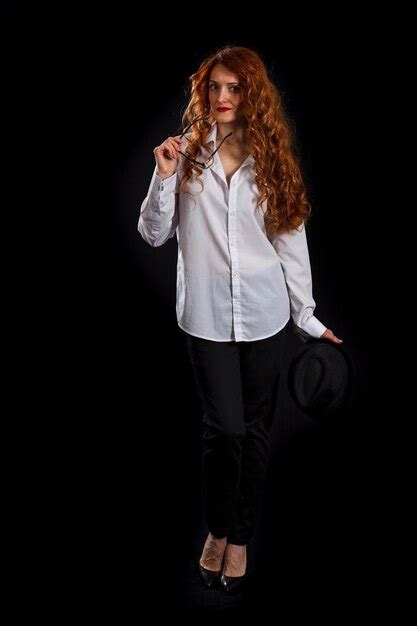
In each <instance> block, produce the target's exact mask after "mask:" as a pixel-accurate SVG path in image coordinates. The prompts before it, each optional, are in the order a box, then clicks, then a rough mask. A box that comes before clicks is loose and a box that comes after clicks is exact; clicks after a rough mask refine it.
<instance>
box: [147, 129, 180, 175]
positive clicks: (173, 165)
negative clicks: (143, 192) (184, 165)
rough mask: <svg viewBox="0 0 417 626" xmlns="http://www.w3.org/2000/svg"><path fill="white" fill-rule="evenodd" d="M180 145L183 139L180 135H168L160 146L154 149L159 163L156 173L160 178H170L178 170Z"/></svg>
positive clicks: (157, 163)
mask: <svg viewBox="0 0 417 626" xmlns="http://www.w3.org/2000/svg"><path fill="white" fill-rule="evenodd" d="M180 146H181V139H180V138H179V136H178V137H168V139H165V141H164V142H163V143H161V145H160V146H157V147H156V148H155V149H154V151H153V153H154V155H155V160H156V165H157V171H156V173H157V174H158V176H159V177H160V178H169V177H170V176H172V175H173V174H174V173H175V172H176V170H177V165H178V159H179V156H180V153H179V149H180Z"/></svg>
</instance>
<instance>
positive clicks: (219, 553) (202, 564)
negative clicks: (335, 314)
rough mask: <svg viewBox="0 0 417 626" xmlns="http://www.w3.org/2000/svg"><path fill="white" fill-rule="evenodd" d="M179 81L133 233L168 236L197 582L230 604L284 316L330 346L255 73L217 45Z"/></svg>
mask: <svg viewBox="0 0 417 626" xmlns="http://www.w3.org/2000/svg"><path fill="white" fill-rule="evenodd" d="M190 81H191V96H190V100H189V103H188V106H187V108H186V110H185V112H184V115H183V123H184V125H188V127H187V128H186V130H185V131H184V132H183V133H182V135H181V136H177V137H168V138H167V139H166V140H165V141H163V142H162V143H161V145H160V146H158V147H157V148H155V150H154V155H155V159H156V167H155V171H154V175H153V177H152V180H151V183H150V187H149V192H148V195H147V196H146V198H145V200H144V201H143V203H142V207H141V212H140V217H139V224H138V230H139V232H140V234H141V235H142V237H143V238H144V239H145V241H146V242H147V243H149V244H150V245H152V246H160V245H162V244H163V243H165V242H166V241H167V240H168V239H169V238H170V237H173V235H174V234H175V232H176V233H177V239H178V267H177V303H176V313H177V320H178V325H179V326H180V328H181V329H182V330H183V331H184V337H185V340H186V343H187V348H188V353H189V356H190V361H191V365H192V368H193V372H194V376H195V381H196V385H197V390H198V392H199V395H200V398H201V401H202V405H203V407H204V416H203V480H204V503H205V512H206V519H207V525H208V529H209V534H208V537H207V540H206V542H205V545H204V547H203V550H202V554H201V558H200V560H199V572H200V575H201V577H202V579H203V581H204V582H205V584H206V585H207V586H211V585H212V584H213V583H214V581H216V580H218V579H220V582H221V585H222V586H223V588H224V589H225V590H227V591H230V590H236V589H238V588H239V587H240V586H241V585H242V583H243V581H244V578H245V573H246V549H247V545H248V542H249V541H250V539H251V537H252V535H253V529H254V525H255V519H256V514H257V511H258V508H259V499H260V491H261V487H262V480H263V475H264V469H265V465H266V459H267V452H268V445H269V437H270V431H271V426H272V420H273V417H274V413H275V406H276V398H277V393H278V383H279V377H280V370H281V355H282V351H283V346H284V339H285V333H286V330H287V326H288V322H289V320H290V317H292V319H293V321H294V323H295V326H296V328H297V329H298V330H299V332H300V333H302V334H303V333H307V335H309V336H312V337H316V338H318V337H322V338H325V339H328V340H329V341H333V342H335V343H341V339H339V338H337V337H336V336H335V335H334V334H333V332H332V331H331V330H330V329H326V327H325V326H324V325H323V324H322V323H321V322H320V321H319V320H318V319H317V318H316V317H315V316H314V315H313V312H314V309H315V302H314V300H313V296H312V284H311V271H310V263H309V255H308V248H307V240H306V233H305V222H306V220H307V219H308V217H309V214H310V205H309V203H308V201H307V198H306V191H305V187H304V184H303V180H302V176H301V172H300V167H299V164H298V162H297V159H296V157H295V154H294V150H293V140H292V136H291V132H290V128H289V124H288V122H287V120H286V117H285V114H284V112H283V109H282V106H281V100H280V96H279V93H278V90H277V89H276V87H275V86H274V85H273V84H272V82H271V81H270V80H269V78H268V75H267V70H266V67H265V65H264V63H263V62H262V60H261V59H260V57H259V56H258V54H257V53H255V52H254V51H252V50H249V49H247V48H242V47H229V46H228V47H226V48H223V49H222V50H219V51H218V52H217V53H216V54H214V55H213V56H210V57H209V58H207V59H205V60H204V61H203V63H202V64H201V66H200V68H199V69H198V71H197V72H195V73H194V74H193V75H192V76H191V77H190Z"/></svg>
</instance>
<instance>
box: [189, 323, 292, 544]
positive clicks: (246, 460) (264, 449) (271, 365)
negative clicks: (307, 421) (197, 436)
mask: <svg viewBox="0 0 417 626" xmlns="http://www.w3.org/2000/svg"><path fill="white" fill-rule="evenodd" d="M287 329H288V324H287V325H286V326H285V327H284V328H283V329H282V330H280V331H279V332H278V333H276V334H275V335H273V336H272V337H267V338H266V339H259V340H256V341H226V342H219V341H211V340H208V339H202V338H200V337H194V336H193V335H190V334H189V333H186V332H185V331H183V332H184V334H185V338H186V343H187V349H188V354H189V356H190V360H191V365H192V369H193V372H194V377H195V381H196V384H197V390H198V394H199V397H200V399H201V401H202V405H203V409H204V413H203V423H202V426H203V431H202V432H203V493H204V507H205V514H206V520H207V525H208V528H209V530H210V531H211V533H212V534H213V535H214V536H215V537H219V538H220V537H226V536H227V538H228V542H229V543H233V544H237V545H246V544H247V543H248V542H249V540H250V539H251V537H252V535H253V531H254V527H255V522H256V518H257V512H258V509H259V504H260V500H261V490H262V485H263V477H264V471H265V466H266V460H267V456H268V450H269V441H270V433H271V427H272V423H273V419H274V415H275V411H276V401H277V395H278V387H279V380H280V373H281V364H282V354H283V348H284V342H285V336H286V333H287Z"/></svg>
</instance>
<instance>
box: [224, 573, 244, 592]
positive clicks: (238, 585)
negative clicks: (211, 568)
mask: <svg viewBox="0 0 417 626" xmlns="http://www.w3.org/2000/svg"><path fill="white" fill-rule="evenodd" d="M245 581H246V573H245V574H243V576H226V574H222V575H221V576H220V585H221V587H222V589H224V591H227V593H238V592H239V591H242V589H243V586H244V584H245Z"/></svg>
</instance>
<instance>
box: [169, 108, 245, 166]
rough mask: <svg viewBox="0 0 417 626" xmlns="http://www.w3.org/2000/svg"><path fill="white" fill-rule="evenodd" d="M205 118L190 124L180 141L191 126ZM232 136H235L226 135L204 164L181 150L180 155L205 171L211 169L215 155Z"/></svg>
mask: <svg viewBox="0 0 417 626" xmlns="http://www.w3.org/2000/svg"><path fill="white" fill-rule="evenodd" d="M201 119H203V118H200V117H199V118H197V119H196V120H194V122H191V124H189V125H188V126H187V128H186V129H185V130H183V131H182V133H181V135H180V139H182V138H183V137H184V135H185V133H186V132H187V131H188V130H189V129H190V128H191V126H193V125H194V124H195V123H196V122H198V121H200V120H201ZM230 135H233V133H232V132H231V133H229V134H228V135H226V136H225V137H223V139H222V140H221V142H220V143H219V145H218V147H217V148H216V149H215V151H214V152H213V153H212V154H211V155H210V156H209V158H208V159H206V160H205V161H204V162H203V163H202V162H201V161H197V160H196V159H193V158H192V157H190V155H189V154H185V153H184V152H181V150H179V153H180V154H182V156H183V157H185V158H186V159H188V160H189V161H191V162H192V163H195V165H199V166H200V167H202V168H203V169H208V168H210V167H211V166H212V165H213V163H214V155H215V154H216V152H217V151H218V150H220V147H221V145H222V143H223V142H224V141H226V139H227V138H228V137H230Z"/></svg>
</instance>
